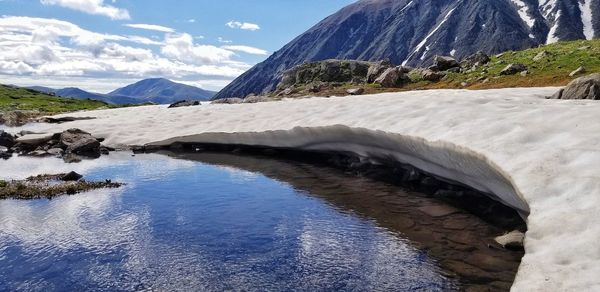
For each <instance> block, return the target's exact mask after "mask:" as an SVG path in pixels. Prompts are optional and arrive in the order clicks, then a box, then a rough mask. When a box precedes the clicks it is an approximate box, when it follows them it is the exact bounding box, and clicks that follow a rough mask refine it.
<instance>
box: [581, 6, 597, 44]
mask: <svg viewBox="0 0 600 292" xmlns="http://www.w3.org/2000/svg"><path fill="white" fill-rule="evenodd" d="M579 10H581V21H582V22H583V34H584V35H585V38H586V39H588V40H591V39H593V38H594V26H593V22H592V0H581V1H580V2H579Z"/></svg>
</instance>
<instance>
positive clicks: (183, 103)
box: [169, 100, 200, 108]
mask: <svg viewBox="0 0 600 292" xmlns="http://www.w3.org/2000/svg"><path fill="white" fill-rule="evenodd" d="M197 105H200V102H199V101H197V100H180V101H177V102H175V103H172V104H171V105H169V108H177V107H186V106H197Z"/></svg>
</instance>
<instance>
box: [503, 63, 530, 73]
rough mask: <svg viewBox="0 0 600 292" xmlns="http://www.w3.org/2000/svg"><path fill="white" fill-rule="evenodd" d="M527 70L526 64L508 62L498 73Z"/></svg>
mask: <svg viewBox="0 0 600 292" xmlns="http://www.w3.org/2000/svg"><path fill="white" fill-rule="evenodd" d="M526 70H527V66H525V65H523V64H509V65H508V66H506V67H505V68H504V69H502V71H500V75H515V74H517V73H519V72H523V71H526Z"/></svg>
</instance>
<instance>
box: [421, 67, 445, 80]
mask: <svg viewBox="0 0 600 292" xmlns="http://www.w3.org/2000/svg"><path fill="white" fill-rule="evenodd" d="M444 76H446V74H445V73H443V72H437V71H433V70H430V69H425V70H423V71H422V72H421V78H423V80H426V81H431V82H437V81H440V80H441V79H442V78H444Z"/></svg>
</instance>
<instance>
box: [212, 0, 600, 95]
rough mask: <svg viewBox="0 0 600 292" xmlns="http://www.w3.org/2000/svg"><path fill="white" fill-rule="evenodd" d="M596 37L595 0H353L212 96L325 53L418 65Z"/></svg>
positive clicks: (250, 85)
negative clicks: (442, 58)
mask: <svg viewBox="0 0 600 292" xmlns="http://www.w3.org/2000/svg"><path fill="white" fill-rule="evenodd" d="M594 37H600V1H598V0H360V1H357V2H355V3H353V4H350V5H348V6H346V7H345V8H343V9H341V10H340V11H338V12H337V13H335V14H333V15H331V16H329V17H327V18H325V19H324V20H323V21H321V22H319V23H318V24H316V25H315V26H313V27H312V28H311V29H309V30H308V31H306V32H305V33H303V34H301V35H300V36H298V37H296V38H295V39H294V40H292V41H291V42H290V43H288V44H287V45H285V46H284V47H283V48H282V49H280V50H279V51H277V52H275V53H274V54H273V55H271V56H270V57H269V58H268V59H267V60H265V61H264V62H262V63H259V64H257V65H256V66H254V67H253V68H251V69H250V70H248V71H247V72H245V73H244V74H242V75H241V76H240V77H238V78H237V79H235V80H234V81H233V82H231V83H230V84H229V85H228V86H227V87H225V88H224V89H223V90H221V91H220V92H219V93H218V94H217V95H216V96H215V98H225V97H244V96H246V95H248V94H251V93H254V94H260V93H264V92H268V91H271V90H273V89H274V88H275V86H276V84H277V83H278V82H279V80H280V78H281V75H282V73H283V72H284V71H285V70H288V69H291V68H292V67H294V66H296V65H299V64H302V63H307V62H312V61H321V60H326V59H353V60H365V61H378V60H383V59H389V60H390V61H391V62H392V63H394V64H404V65H410V66H426V65H428V64H430V63H431V61H432V58H433V57H434V56H435V55H453V56H455V57H456V58H459V59H460V58H463V57H466V56H468V55H471V54H473V53H475V52H477V51H480V50H481V51H484V52H486V53H488V54H494V53H499V52H503V51H507V50H520V49H526V48H531V47H534V46H537V45H540V44H546V43H553V42H556V41H559V40H575V39H591V38H594Z"/></svg>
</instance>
